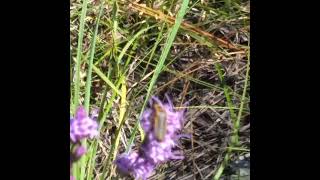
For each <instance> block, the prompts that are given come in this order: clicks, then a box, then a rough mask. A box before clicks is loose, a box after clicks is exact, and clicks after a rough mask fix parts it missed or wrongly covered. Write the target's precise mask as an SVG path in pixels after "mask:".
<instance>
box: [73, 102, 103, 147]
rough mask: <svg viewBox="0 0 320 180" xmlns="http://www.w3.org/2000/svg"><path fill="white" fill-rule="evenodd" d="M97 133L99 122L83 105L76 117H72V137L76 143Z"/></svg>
mask: <svg viewBox="0 0 320 180" xmlns="http://www.w3.org/2000/svg"><path fill="white" fill-rule="evenodd" d="M97 135H98V123H97V122H96V121H94V120H92V119H91V118H90V117H89V116H88V115H87V113H86V111H85V109H84V108H83V107H79V108H78V110H77V111H76V115H75V118H70V139H71V140H72V141H73V142H74V143H75V142H79V141H80V140H82V139H84V138H93V137H95V136H97Z"/></svg>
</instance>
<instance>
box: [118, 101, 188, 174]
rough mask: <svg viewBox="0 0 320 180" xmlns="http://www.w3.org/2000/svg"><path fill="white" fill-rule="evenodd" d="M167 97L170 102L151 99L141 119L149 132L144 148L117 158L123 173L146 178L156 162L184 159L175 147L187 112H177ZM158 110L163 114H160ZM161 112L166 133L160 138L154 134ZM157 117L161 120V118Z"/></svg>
mask: <svg viewBox="0 0 320 180" xmlns="http://www.w3.org/2000/svg"><path fill="white" fill-rule="evenodd" d="M167 99H168V103H166V104H164V103H162V102H161V101H160V100H159V99H158V98H155V97H153V98H152V99H151V101H150V105H151V108H148V109H146V110H145V111H144V113H143V115H142V118H141V125H142V128H143V130H144V131H145V133H146V138H145V140H144V141H143V143H142V145H141V147H140V148H139V150H138V152H135V151H133V152H131V153H130V154H125V153H124V154H122V155H120V156H119V157H118V158H117V159H116V161H115V163H116V165H117V168H118V170H119V171H120V173H121V174H127V175H131V176H133V177H135V178H136V179H140V178H142V179H147V178H148V177H149V176H150V175H151V173H152V171H153V170H154V169H155V168H156V166H157V165H159V164H161V163H164V162H167V161H169V160H173V159H182V158H183V156H182V155H181V154H180V153H178V152H176V151H173V148H175V147H176V145H177V140H178V139H179V137H180V135H179V134H178V131H179V130H181V129H182V127H183V120H184V118H183V117H184V111H174V109H173V105H172V103H171V101H170V99H169V98H167ZM155 107H156V108H155ZM159 110H160V111H161V113H162V114H159V112H158V111H159ZM160 115H161V118H162V120H165V121H166V122H165V127H162V128H163V129H164V131H162V132H164V134H163V135H162V138H161V140H159V138H157V135H156V133H155V119H156V118H160V117H156V116H160ZM157 120H158V121H159V119H157ZM158 128H159V127H158ZM159 132H161V131H159ZM158 136H159V135H158Z"/></svg>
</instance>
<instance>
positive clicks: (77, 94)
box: [72, 0, 88, 113]
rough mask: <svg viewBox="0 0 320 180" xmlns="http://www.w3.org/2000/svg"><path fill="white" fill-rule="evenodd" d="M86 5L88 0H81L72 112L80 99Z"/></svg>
mask: <svg viewBox="0 0 320 180" xmlns="http://www.w3.org/2000/svg"><path fill="white" fill-rule="evenodd" d="M87 5H88V0H83V3H82V11H81V17H80V27H79V37H78V48H77V62H76V72H75V76H76V77H75V84H74V86H75V87H74V96H73V98H74V99H73V106H74V108H72V109H73V110H74V112H75V110H76V108H77V107H78V105H79V99H80V65H81V56H82V41H83V32H84V25H85V17H86V14H87ZM74 112H73V113H74Z"/></svg>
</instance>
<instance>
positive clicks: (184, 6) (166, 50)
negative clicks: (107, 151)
mask: <svg viewBox="0 0 320 180" xmlns="http://www.w3.org/2000/svg"><path fill="white" fill-rule="evenodd" d="M188 4H189V0H184V1H183V2H182V6H181V8H180V10H179V12H178V15H177V18H176V21H175V24H174V25H173V27H172V28H171V29H170V30H169V32H170V33H169V37H168V39H167V41H166V43H165V47H164V50H163V51H162V53H161V56H160V59H159V62H158V64H157V66H156V69H155V72H154V74H153V76H152V79H151V81H150V84H149V87H148V90H147V95H146V98H145V101H144V103H143V106H142V109H141V112H140V116H139V117H141V115H142V113H143V111H144V108H145V106H146V104H147V102H148V100H149V98H150V95H151V92H152V89H153V86H154V85H155V83H156V81H157V79H158V76H159V74H160V73H161V71H162V70H163V67H164V62H165V60H166V58H167V56H168V54H169V51H170V49H171V46H172V44H173V41H174V39H175V37H176V35H177V32H178V30H179V27H180V25H181V22H182V20H183V17H184V15H185V14H186V12H187V8H188ZM137 129H139V131H140V134H141V139H143V138H144V133H143V131H142V129H141V127H140V122H139V121H137V122H136V125H135V128H134V130H133V132H132V134H131V137H130V139H129V143H128V147H127V150H128V149H130V148H131V144H132V143H133V139H134V138H135V135H136V131H137Z"/></svg>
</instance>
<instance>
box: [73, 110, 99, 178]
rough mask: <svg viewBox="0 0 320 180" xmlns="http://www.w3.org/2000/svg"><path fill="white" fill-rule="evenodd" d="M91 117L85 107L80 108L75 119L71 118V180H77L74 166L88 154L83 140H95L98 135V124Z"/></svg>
mask: <svg viewBox="0 0 320 180" xmlns="http://www.w3.org/2000/svg"><path fill="white" fill-rule="evenodd" d="M93 118H94V117H89V116H88V114H87V112H86V111H85V109H84V108H83V107H79V108H78V109H77V111H76V114H75V117H74V118H73V117H70V140H71V142H72V144H71V150H70V180H75V178H74V177H73V176H72V175H71V174H72V172H71V171H72V164H73V163H75V162H76V161H78V160H79V159H80V158H81V157H82V156H83V155H84V154H85V153H86V152H87V150H86V148H85V147H84V146H82V144H81V140H83V139H86V138H90V139H92V138H94V137H95V136H97V135H98V123H97V122H96V121H95V120H93Z"/></svg>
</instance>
